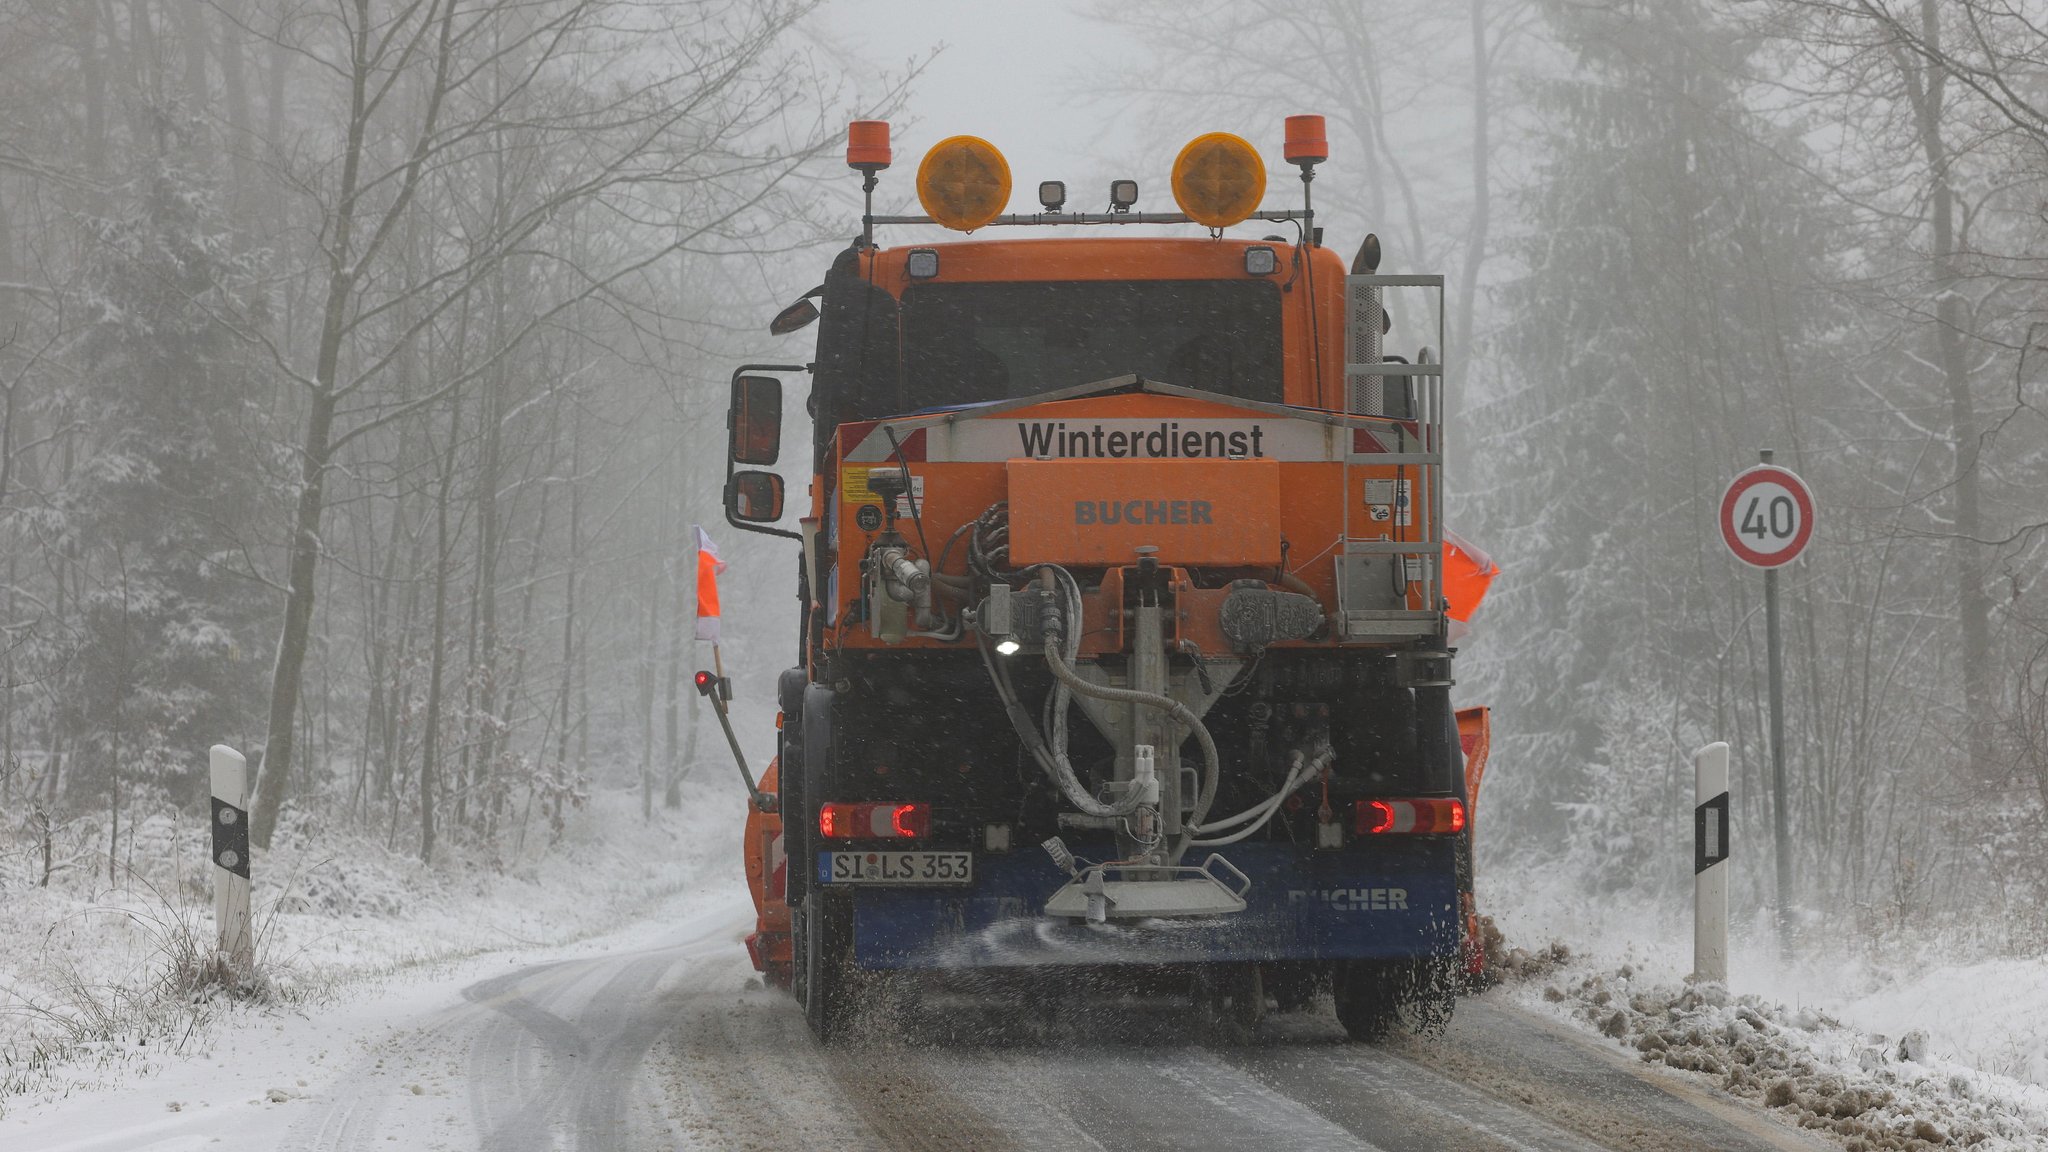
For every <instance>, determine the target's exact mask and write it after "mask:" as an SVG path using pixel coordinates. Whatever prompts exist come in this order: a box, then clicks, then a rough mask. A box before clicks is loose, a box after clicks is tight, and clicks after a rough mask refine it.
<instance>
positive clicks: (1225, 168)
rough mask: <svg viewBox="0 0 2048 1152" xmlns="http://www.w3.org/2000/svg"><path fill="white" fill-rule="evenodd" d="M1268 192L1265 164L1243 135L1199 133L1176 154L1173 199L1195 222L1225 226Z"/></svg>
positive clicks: (1254, 206)
mask: <svg viewBox="0 0 2048 1152" xmlns="http://www.w3.org/2000/svg"><path fill="white" fill-rule="evenodd" d="M1265 195H1266V162H1265V161H1264V160H1261V159H1260V158H1259V153H1258V149H1256V148H1253V147H1252V146H1251V144H1250V143H1248V142H1247V141H1246V140H1245V139H1244V137H1242V136H1233V135H1231V134H1230V133H1228V132H1211V133H1209V134H1207V135H1205V136H1197V137H1195V138H1194V139H1193V140H1190V141H1188V146H1187V147H1185V148H1183V149H1181V150H1180V155H1179V156H1176V157H1175V158H1174V161H1173V199H1174V203H1176V204H1179V205H1180V210H1181V211H1182V212H1185V213H1187V217H1188V219H1190V220H1193V221H1194V222H1195V223H1197V224H1206V225H1208V226H1209V227H1211V228H1227V227H1229V226H1230V225H1232V224H1235V223H1237V222H1238V221H1240V220H1243V219H1245V218H1246V217H1248V216H1250V215H1251V214H1252V213H1254V212H1257V211H1258V210H1259V200H1260V199H1261V198H1263V197H1264V196H1265Z"/></svg>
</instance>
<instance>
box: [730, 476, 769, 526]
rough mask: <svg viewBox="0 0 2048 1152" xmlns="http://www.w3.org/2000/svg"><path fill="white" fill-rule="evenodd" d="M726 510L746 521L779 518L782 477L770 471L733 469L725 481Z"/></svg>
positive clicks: (764, 520) (751, 522) (766, 520)
mask: <svg viewBox="0 0 2048 1152" xmlns="http://www.w3.org/2000/svg"><path fill="white" fill-rule="evenodd" d="M725 513H726V515H728V516H730V517H732V518H733V519H734V520H743V521H745V522H747V523H749V524H773V523H774V522H776V521H777V520H780V519H782V477H780V476H777V475H776V474H775V473H773V472H758V471H753V470H751V469H750V470H748V471H745V472H735V473H733V474H732V476H731V477H730V478H728V479H727V480H726V482H725Z"/></svg>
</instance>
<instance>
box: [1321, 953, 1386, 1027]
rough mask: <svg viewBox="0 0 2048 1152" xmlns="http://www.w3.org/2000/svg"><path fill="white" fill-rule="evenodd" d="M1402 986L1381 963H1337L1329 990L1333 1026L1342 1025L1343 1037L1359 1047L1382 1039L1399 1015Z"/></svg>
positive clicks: (1361, 961)
mask: <svg viewBox="0 0 2048 1152" xmlns="http://www.w3.org/2000/svg"><path fill="white" fill-rule="evenodd" d="M1402 983H1403V981H1401V980H1400V979H1399V973H1398V971H1397V970H1396V969H1395V967H1394V966H1393V965H1391V964H1387V963H1385V962H1383V961H1378V960H1349V961H1345V962H1344V963H1343V964H1341V965H1340V966H1339V967H1338V969H1337V971H1336V972H1335V973H1334V975H1333V977H1332V980H1331V987H1330V991H1331V992H1332V993H1333V994H1334V995H1335V997H1336V1001H1337V1023H1339V1024H1342V1025H1343V1026H1344V1034H1345V1035H1346V1036H1349V1037H1351V1038H1352V1039H1353V1040H1356V1041H1358V1042H1359V1043H1362V1044H1372V1043H1376V1042H1378V1041H1381V1040H1384V1039H1386V1038H1387V1033H1389V1032H1391V1031H1393V1029H1394V1023H1395V1020H1396V1019H1397V1018H1398V1017H1399V1015H1400V1008H1401V984H1402Z"/></svg>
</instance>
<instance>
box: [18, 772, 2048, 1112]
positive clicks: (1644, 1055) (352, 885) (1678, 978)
mask: <svg viewBox="0 0 2048 1152" xmlns="http://www.w3.org/2000/svg"><path fill="white" fill-rule="evenodd" d="M740 811H741V800H740V797H739V790H738V786H737V784H736V783H735V782H733V781H732V780H730V779H728V778H727V776H726V775H724V774H723V773H713V772H709V771H707V772H704V773H703V774H702V775H701V777H699V778H693V779H692V780H691V781H690V782H689V785H688V788H687V803H686V805H685V807H684V809H683V810H682V812H680V813H670V812H663V811H657V812H656V815H655V818H654V820H652V821H651V822H643V821H642V819H641V818H640V815H639V798H638V795H637V793H636V792H633V791H608V792H600V793H598V794H597V795H595V796H594V797H593V799H592V803H591V804H590V806H589V807H588V808H587V809H586V810H583V811H579V812H574V813H571V814H570V815H569V818H568V819H567V821H566V823H565V826H564V830H563V833H562V835H561V837H560V839H559V841H558V842H555V843H552V844H550V843H548V842H547V839H548V837H547V833H546V832H545V831H544V827H545V826H544V825H542V824H540V823H538V822H537V823H536V825H535V829H536V831H535V832H534V833H533V834H532V836H531V837H530V839H529V842H528V843H527V844H526V845H525V846H524V848H523V850H521V851H519V852H516V853H512V854H510V856H509V858H507V859H504V860H489V859H483V858H476V857H456V858H450V859H447V860H444V861H442V862H441V863H440V864H438V865H437V866H436V867H434V868H431V869H425V868H421V867H420V866H419V865H418V864H417V863H416V862H415V861H414V859H413V857H412V855H411V852H410V847H411V846H410V845H405V846H399V847H398V848H396V849H386V848H385V847H384V846H383V845H382V844H381V843H379V842H375V841H370V840H365V839H362V838H361V837H359V836H356V835H355V834H352V833H320V832H317V831H316V830H304V831H303V834H302V835H301V836H298V837H295V838H294V839H295V840H296V841H299V842H303V843H305V844H309V845H314V846H316V847H314V848H312V849H310V850H301V851H299V852H298V853H296V854H295V853H294V852H292V851H280V852H279V853H277V854H275V855H274V856H272V857H270V858H268V859H267V860H265V861H264V862H263V863H262V864H259V867H263V868H264V872H263V873H262V874H261V875H262V876H263V877H265V879H263V880H259V886H258V892H259V898H258V908H259V918H260V919H262V920H263V921H264V932H265V938H264V944H263V947H264V949H265V955H266V958H267V961H268V967H269V970H270V971H271V972H272V974H273V977H274V979H275V981H276V984H277V988H276V993H275V995H274V996H273V997H272V998H271V999H270V1000H269V1001H268V1002H266V1003H258V1004H253V1005H229V1004H224V1003H202V1004H197V1005H194V1004H191V1003H189V1002H186V1001H184V1000H181V999H179V998H177V997H166V996H163V995H160V994H155V993H152V992H151V991H150V989H151V986H152V984H153V983H154V982H155V980H156V978H157V975H158V974H159V973H160V972H161V971H162V970H163V969H164V967H165V965H166V957H165V947H166V944H167V942H168V943H175V941H176V940H177V939H178V938H179V934H180V933H183V932H190V933H194V934H197V935H198V936H199V937H200V938H202V939H203V938H204V936H205V934H206V933H208V932H209V931H210V923H209V914H208V911H207V906H206V903H205V898H204V897H205V892H204V888H203V887H202V886H201V885H199V884H197V883H194V882H187V881H180V880H178V879H177V878H176V877H177V876H178V870H177V868H176V867H175V866H174V863H173V862H174V861H175V860H176V859H178V858H180V857H181V856H182V857H183V858H197V856H198V852H199V848H198V845H197V841H196V837H197V835H198V830H197V829H194V828H173V827H169V826H165V827H162V828H157V829H144V830H139V834H138V836H137V844H138V847H137V849H136V853H135V857H134V863H133V869H134V873H135V874H139V875H148V876H152V877H162V876H166V875H168V876H171V877H173V879H172V881H171V882H170V884H169V885H165V884H163V883H158V884H157V885H156V886H155V887H154V888H151V887H148V886H139V885H131V886H130V887H128V888H124V889H116V890H111V891H94V890H92V887H91V886H87V887H86V888H85V889H84V890H82V891H81V890H79V889H78V888H77V887H76V886H75V885H74V886H68V887H67V886H64V885H59V886H57V887H54V888H52V889H49V890H42V889H27V888H23V887H20V886H16V887H13V888H10V889H9V890H8V892H7V900H6V901H5V902H4V903H0V1152H13V1150H15V1149H21V1150H23V1152H27V1150H29V1149H35V1150H36V1152H112V1150H115V1149H124V1150H125V1149H149V1150H151V1152H176V1150H181V1149H188V1148H198V1147H200V1146H202V1145H205V1144H209V1143H211V1142H213V1141H215V1140H220V1139H227V1140H233V1141H241V1142H248V1141H251V1140H253V1142H254V1145H255V1146H259V1147H271V1146H277V1145H278V1144H279V1143H280V1141H282V1140H283V1138H284V1136H285V1134H286V1133H287V1132H288V1131H302V1130H303V1125H304V1124H305V1123H306V1122H307V1117H308V1116H316V1117H317V1116H318V1115H329V1114H341V1112H342V1111H343V1109H342V1107H341V1104H339V1103H337V1099H338V1098H337V1097H335V1092H336V1091H337V1090H336V1089H335V1087H334V1086H335V1085H336V1084H338V1083H339V1084H344V1085H346V1084H348V1083H355V1082H361V1081H362V1080H363V1077H364V1075H365V1071H364V1070H365V1067H366V1066H368V1067H370V1068H372V1069H374V1070H375V1071H376V1072H378V1073H382V1071H383V1067H384V1066H383V1064H382V1063H380V1061H382V1060H383V1059H384V1058H385V1057H386V1056H387V1055H388V1056H389V1057H390V1058H391V1061H392V1063H391V1068H392V1069H394V1071H393V1072H391V1073H389V1074H390V1075H398V1074H399V1073H398V1072H397V1071H395V1070H396V1069H400V1068H403V1069H404V1073H403V1077H402V1078H403V1079H404V1083H402V1084H398V1085H397V1093H398V1097H399V1099H400V1100H401V1101H402V1103H401V1104H396V1105H392V1104H387V1105H385V1106H386V1107H389V1108H392V1109H395V1110H397V1112H402V1113H403V1115H404V1117H405V1123H406V1124H407V1125H408V1126H409V1127H408V1130H409V1131H416V1132H420V1133H430V1134H431V1135H432V1139H431V1140H424V1139H423V1141H422V1143H421V1145H420V1146H422V1147H431V1146H444V1147H450V1148H456V1147H473V1146H475V1141H476V1132H477V1128H476V1125H477V1123H478V1121H477V1120H476V1118H475V1117H474V1116H472V1115H471V1114H470V1106H469V1105H468V1104H467V1103H465V1100H466V1093H467V1091H468V1090H467V1088H466V1087H465V1081H466V1079H467V1078H468V1077H469V1076H470V1075H472V1074H473V1073H474V1071H475V1070H474V1069H470V1068H468V1067H467V1066H466V1065H465V1063H464V1059H465V1057H464V1054H463V1052H462V1051H459V1050H458V1048H459V1047H460V1046H459V1045H458V1044H457V1043H456V1040H455V1039H453V1038H452V1037H451V1035H450V1034H444V1033H439V1032H436V1031H435V1030H434V1027H433V1026H430V1024H429V1022H430V1021H445V1020H446V1019H448V1018H449V1014H450V1013H451V1012H455V1011H459V1010H461V1007H460V1006H462V1005H463V1004H464V998H463V992H464V990H465V989H471V990H473V989H475V988H476V987H478V986H480V982H488V981H490V980H491V979H492V978H493V977H496V976H498V975H499V974H501V973H507V972H510V971H515V970H524V971H531V970H532V968H533V967H534V966H536V965H546V964H567V965H568V967H566V968H563V969H562V971H563V972H564V973H573V972H576V971H581V969H580V968H579V967H577V965H578V964H580V963H581V960H580V959H579V958H597V957H602V956H616V955H621V954H630V953H634V952H636V950H639V949H643V948H648V947H650V946H653V945H655V944H656V943H660V944H661V945H662V946H663V947H665V948H669V949H671V950H673V949H674V948H675V946H676V941H677V939H678V932H679V931H682V930H684V929H688V928H689V926H690V925H697V926H698V928H696V929H689V931H695V932H697V934H698V935H701V936H702V937H703V939H704V940H705V941H706V944H705V946H706V947H714V946H715V948H717V949H719V950H720V951H719V952H718V955H719V956H720V957H722V958H723V959H722V960H721V961H720V962H721V963H722V964H723V965H724V967H722V968H721V969H720V971H719V973H718V974H717V979H716V980H714V981H713V983H714V984H716V985H717V987H718V988H725V987H727V986H728V985H730V986H731V987H734V988H737V987H739V986H740V982H743V981H744V972H743V970H735V971H733V972H726V971H725V968H730V967H732V960H731V957H732V956H733V955H737V953H736V949H735V947H734V945H733V938H734V937H735V936H736V934H737V933H738V932H740V931H743V930H744V926H745V924H746V923H747V922H748V921H749V920H750V915H749V914H748V911H749V910H748V907H747V900H746V894H745V891H744V888H743V886H742V885H741V883H740V880H739V875H738V861H737V852H736V851H735V849H736V847H737V844H736V840H737V836H738V826H737V824H736V822H735V820H734V817H735V816H736V815H737V814H738V813H739V812H740ZM180 846H182V848H181V847H180ZM1482 875H1484V873H1482ZM269 877H276V879H275V880H270V879H268V878H269ZM287 878H289V879H287ZM1482 900H1483V902H1484V905H1485V907H1486V908H1487V910H1488V911H1490V912H1492V913H1493V914H1495V915H1496V916H1497V917H1498V918H1499V920H1500V921H1501V924H1502V927H1503V928H1504V929H1505V930H1506V931H1507V934H1508V938H1509V941H1510V943H1511V944H1515V943H1522V944H1528V943H1530V942H1547V941H1549V940H1552V939H1556V940H1560V941H1562V942H1564V943H1565V944H1566V945H1568V948H1569V951H1570V953H1571V957H1572V958H1571V959H1570V960H1568V961H1566V962H1565V963H1563V964H1561V965H1543V964H1539V965H1536V966H1535V967H1536V969H1537V970H1536V971H1534V972H1533V973H1532V974H1531V975H1530V977H1529V978H1527V979H1524V980H1521V981H1519V982H1517V983H1515V984H1513V985H1512V986H1511V987H1509V988H1507V989H1504V990H1503V991H1502V993H1498V994H1497V995H1504V996H1506V997H1507V998H1508V999H1509V1000H1510V1001H1511V1002H1512V1004H1514V1005H1515V1006H1517V1007H1520V1008H1525V1009H1527V1010H1530V1011H1534V1012H1539V1013H1543V1014H1547V1015H1549V1016H1552V1017H1555V1018H1557V1019H1559V1020H1561V1021H1565V1022H1568V1023H1570V1024H1572V1025H1573V1026H1575V1027H1578V1028H1582V1029H1584V1030H1586V1031H1587V1032H1590V1033H1593V1034H1595V1035H1605V1036H1606V1037H1608V1038H1607V1039H1605V1040H1603V1041H1601V1042H1602V1043H1605V1044H1613V1045H1617V1046H1619V1047H1622V1048H1625V1049H1626V1050H1627V1051H1628V1053H1629V1055H1630V1056H1631V1058H1634V1059H1640V1060H1642V1061H1644V1062H1646V1063H1651V1064H1661V1065H1664V1066H1666V1067H1667V1068H1670V1069H1674V1070H1675V1071H1672V1072H1670V1073H1669V1074H1670V1075H1674V1076H1684V1077H1689V1078H1694V1079H1697V1080H1699V1081H1700V1082H1701V1084H1702V1086H1705V1087H1708V1088H1715V1089H1725V1090H1727V1091H1728V1092H1730V1093H1732V1094H1734V1095H1735V1096H1737V1097H1741V1098H1744V1099H1747V1100H1749V1101H1751V1102H1752V1103H1753V1104H1754V1106H1755V1107H1758V1108H1767V1109H1772V1110H1774V1111H1776V1112H1778V1113H1779V1115H1781V1116H1784V1117H1786V1118H1789V1119H1792V1120H1794V1121H1796V1122H1800V1123H1805V1124H1807V1125H1809V1126H1811V1127H1815V1128H1817V1129H1820V1130H1823V1131H1825V1132H1826V1133H1827V1134H1828V1135H1830V1136H1831V1137H1832V1138H1833V1139H1834V1140H1835V1141H1836V1142H1837V1143H1839V1144H1840V1145H1842V1146H1843V1147H1846V1148H1850V1149H1879V1148H1885V1149H1892V1148H1904V1149H1918V1148H1922V1147H1933V1146H1940V1145H1941V1143H1942V1142H1945V1141H1948V1142H1953V1143H1956V1144H1961V1143H1964V1142H1967V1141H1970V1140H1973V1139H1974V1140H1976V1143H1975V1145H1974V1146H1976V1147H1980V1148H1984V1149H1989V1150H2000V1152H2003V1150H2007V1149H2014V1150H2016V1149H2024V1148H2044V1147H2048V1077H2044V1073H2048V1066H2044V1065H2048V964H2043V963H2041V962H2037V961H2025V960H1985V961H1979V962H1975V963H1970V964H1941V963H1929V962H1924V961H1922V962H1914V961H1912V960H1910V959H1907V958H1906V957H1904V956H1903V955H1897V956H1890V957H1884V956H1878V955H1873V954H1871V953H1869V952H1855V951H1853V950H1848V949H1840V950H1838V952H1837V954H1832V955H1819V954H1815V955H1811V956H1804V957H1802V958H1801V962H1800V963H1796V964H1793V965H1791V966H1785V965H1782V964H1780V963H1779V962H1778V960H1777V958H1776V955H1775V948H1774V947H1771V946H1769V944H1770V942H1769V941H1768V940H1767V939H1763V938H1760V937H1759V935H1758V934H1757V933H1755V932H1753V931H1752V932H1751V933H1748V934H1745V935H1742V936H1739V937H1738V939H1737V941H1736V945H1737V947H1736V950H1735V955H1734V957H1733V963H1732V979H1731V982H1730V983H1731V986H1732V988H1733V994H1732V995H1731V996H1722V995H1719V994H1718V993H1715V992H1712V991H1704V992H1703V991H1702V990H1698V989H1689V988H1688V987H1686V986H1685V985H1684V984H1683V976H1684V974H1685V972H1686V970H1687V969H1688V968H1689V967H1690V960H1691V952H1690V947H1691V945H1690V937H1689V935H1688V932H1689V930H1690V921H1689V916H1688V911H1687V909H1685V908H1682V907H1679V908H1661V907H1649V906H1644V905H1642V904H1640V903H1632V902H1630V901H1628V900H1625V899H1610V900H1606V901H1601V902H1597V903H1594V902H1588V901H1586V900H1584V899H1581V898H1575V897H1573V896H1572V895H1571V894H1570V893H1569V891H1568V890H1566V889H1564V888H1561V887H1545V886H1543V885H1541V884H1540V882H1538V880H1537V879H1535V878H1532V876H1531V874H1530V873H1528V872H1526V871H1525V872H1509V871H1508V870H1505V869H1503V870H1498V872H1497V873H1496V874H1495V876H1493V877H1492V878H1491V879H1490V880H1489V881H1488V882H1487V885H1486V887H1485V889H1484V890H1483V892H1482ZM266 912H267V915H266V914H265V913H266ZM689 931H684V932H683V935H686V936H687V935H689ZM1915 955H1924V956H1938V955H1941V952H1940V951H1939V950H1938V949H1935V950H1931V951H1923V952H1919V953H1915ZM686 959H687V957H686ZM690 963H696V961H690ZM594 970H595V969H593V971H594ZM607 970H609V969H607ZM565 978H566V977H565ZM579 994H580V993H579ZM1475 1010H1476V1009H1475ZM436 1045H440V1047H439V1048H437V1047H436ZM442 1048H445V1049H446V1051H445V1052H441V1049H442ZM436 1053H440V1054H439V1055H436ZM379 1083H381V1081H379ZM344 1103H345V1102H344ZM295 1126H297V1127H295Z"/></svg>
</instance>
